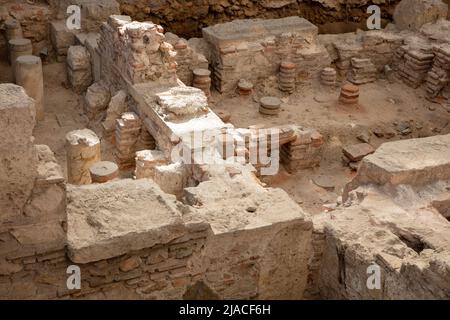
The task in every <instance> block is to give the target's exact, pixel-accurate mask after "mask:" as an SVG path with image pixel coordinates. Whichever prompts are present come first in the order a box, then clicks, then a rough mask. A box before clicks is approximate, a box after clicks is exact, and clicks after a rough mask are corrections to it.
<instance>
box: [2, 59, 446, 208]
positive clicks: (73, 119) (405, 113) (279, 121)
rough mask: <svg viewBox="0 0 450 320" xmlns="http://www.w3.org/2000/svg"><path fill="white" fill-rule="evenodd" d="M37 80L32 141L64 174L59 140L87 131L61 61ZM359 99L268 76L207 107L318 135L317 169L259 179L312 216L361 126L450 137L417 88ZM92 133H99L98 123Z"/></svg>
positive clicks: (6, 73)
mask: <svg viewBox="0 0 450 320" xmlns="http://www.w3.org/2000/svg"><path fill="white" fill-rule="evenodd" d="M11 80H12V73H11V70H10V68H9V66H8V64H7V63H6V62H5V61H4V60H3V59H2V61H1V62H0V82H11ZM44 82H45V112H46V117H45V120H44V121H41V122H38V123H37V125H36V128H35V131H34V135H35V139H36V143H38V144H47V145H49V146H50V148H51V149H52V150H53V151H54V152H55V154H56V157H57V160H58V162H59V163H60V164H61V166H62V167H63V169H64V172H65V171H66V159H65V156H66V155H65V150H64V143H65V138H64V137H65V135H66V134H67V132H69V131H71V130H75V129H82V128H85V127H87V126H88V120H87V118H86V117H85V116H84V115H83V97H82V96H80V95H77V94H75V93H73V92H72V91H71V90H70V89H67V88H66V71H65V64H64V63H55V64H50V65H45V66H44ZM360 94H361V96H360V106H359V107H357V108H342V107H341V106H339V105H338V104H337V98H338V96H339V87H336V88H331V89H329V88H323V87H322V86H321V85H320V84H318V83H315V82H313V84H312V85H304V86H299V87H298V88H297V90H296V93H294V94H293V95H290V96H286V95H282V94H281V93H280V92H279V91H278V90H277V89H276V78H269V79H267V80H266V81H265V83H264V84H262V85H260V86H258V87H257V88H256V90H255V95H254V96H253V97H245V98H242V97H239V96H232V97H224V96H220V95H219V94H218V93H214V95H213V99H212V103H211V108H212V109H213V110H216V111H220V110H227V111H229V112H230V113H231V114H232V117H231V123H233V124H234V125H235V126H236V127H248V126H250V125H255V124H263V125H265V126H266V127H270V126H276V125H285V124H298V125H302V126H305V127H312V128H316V129H318V130H319V131H320V132H321V133H322V134H323V135H324V136H325V141H326V144H325V146H324V154H323V160H322V163H321V166H320V167H319V168H315V169H311V170H302V171H300V172H298V173H296V174H294V175H291V174H289V173H287V172H286V171H285V170H284V169H283V168H282V167H280V172H279V174H278V175H276V176H267V177H263V178H262V181H263V182H265V183H266V184H267V185H268V186H272V187H280V188H282V189H284V190H285V191H286V192H288V193H289V194H290V195H291V197H292V198H293V199H294V200H296V201H297V202H298V203H299V204H301V206H302V207H303V208H304V209H305V210H306V211H308V212H310V213H312V214H315V213H318V212H321V211H323V210H324V207H323V205H324V204H327V203H333V202H335V201H336V199H337V198H338V197H339V195H340V194H341V192H342V188H343V186H344V185H345V184H346V183H347V182H348V181H350V180H351V179H352V177H353V176H354V174H355V173H354V172H352V171H351V170H350V169H349V168H348V167H345V166H344V165H343V164H342V161H341V157H342V147H343V146H345V145H347V144H354V143H359V141H358V140H357V138H356V136H357V132H359V131H358V130H359V129H360V128H361V126H363V127H364V126H365V127H366V128H368V129H373V128H375V127H377V126H382V127H385V128H390V129H391V130H395V125H396V124H398V123H401V122H402V121H409V122H410V123H411V128H412V131H413V132H412V133H411V134H409V135H406V136H402V135H400V134H397V135H396V136H395V137H394V138H392V139H391V140H396V139H408V138H412V137H422V136H429V135H436V134H445V133H450V125H449V121H450V113H447V112H446V111H445V109H444V108H442V107H441V106H440V105H438V104H432V103H431V102H429V101H427V100H426V99H425V98H424V97H425V92H424V91H423V90H422V89H418V90H414V89H411V88H409V87H407V86H405V85H403V84H401V83H390V82H388V81H387V80H379V81H377V82H376V83H372V84H367V85H363V86H361V87H360ZM264 95H275V96H279V97H280V98H282V99H283V101H284V103H283V105H282V112H281V114H280V115H278V116H263V115H261V114H259V112H258V103H257V101H258V99H259V98H260V97H262V96H264ZM93 128H94V130H95V131H97V133H98V134H101V133H100V132H98V131H99V130H98V128H99V127H98V126H94V127H93ZM385 141H387V140H386V139H382V138H377V137H375V136H374V135H372V136H371V141H370V143H371V144H372V145H373V146H374V147H378V146H379V145H380V144H381V143H383V142H385ZM102 149H103V155H102V156H103V159H106V160H109V159H112V157H111V152H110V151H111V150H110V146H109V145H108V144H107V143H104V146H102ZM127 174H129V173H127ZM319 176H323V177H325V178H326V179H327V180H329V181H330V183H332V184H333V185H334V186H335V188H334V191H331V190H325V189H323V188H321V187H319V186H317V185H316V184H315V183H314V182H313V181H314V179H315V178H317V177H319Z"/></svg>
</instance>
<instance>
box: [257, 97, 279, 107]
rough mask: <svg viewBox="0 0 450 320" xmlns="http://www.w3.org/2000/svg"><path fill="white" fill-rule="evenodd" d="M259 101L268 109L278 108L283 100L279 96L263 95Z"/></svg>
mask: <svg viewBox="0 0 450 320" xmlns="http://www.w3.org/2000/svg"><path fill="white" fill-rule="evenodd" d="M259 102H260V104H261V105H262V106H263V107H264V108H266V109H278V108H279V107H280V106H281V100H280V99H278V98H277V97H262V98H261V100H259Z"/></svg>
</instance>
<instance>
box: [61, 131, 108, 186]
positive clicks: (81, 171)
mask: <svg viewBox="0 0 450 320" xmlns="http://www.w3.org/2000/svg"><path fill="white" fill-rule="evenodd" d="M66 153H67V176H68V182H69V183H73V184H89V183H91V175H90V172H89V168H90V167H91V166H92V165H93V164H94V163H96V162H99V161H100V159H101V153H100V139H99V138H98V137H97V135H96V134H95V133H94V132H93V131H92V130H89V129H82V130H74V131H70V132H69V133H67V135H66Z"/></svg>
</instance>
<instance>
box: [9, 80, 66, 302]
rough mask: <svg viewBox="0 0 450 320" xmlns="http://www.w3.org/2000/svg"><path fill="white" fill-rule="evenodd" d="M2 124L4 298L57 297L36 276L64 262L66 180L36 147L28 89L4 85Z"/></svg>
mask: <svg viewBox="0 0 450 320" xmlns="http://www.w3.org/2000/svg"><path fill="white" fill-rule="evenodd" d="M0 122H1V125H0V127H1V130H0V136H1V143H0V154H1V163H2V165H1V166H0V207H1V215H0V296H2V297H8V298H17V299H20V298H33V297H35V296H36V295H43V296H46V294H48V292H49V291H54V292H53V294H56V293H55V292H56V290H57V289H56V288H49V287H48V286H47V284H48V282H53V280H48V279H43V278H39V276H38V274H37V273H36V270H37V269H41V266H42V265H46V266H51V267H50V268H54V267H53V266H54V265H58V264H60V263H61V261H65V251H64V248H65V244H66V234H65V231H64V230H65V226H66V210H65V209H66V208H65V206H66V197H65V185H64V179H63V177H62V174H61V170H60V167H59V166H58V165H57V163H56V160H55V157H54V155H53V152H52V151H51V150H50V149H49V148H48V147H47V146H44V145H33V142H32V141H33V140H32V139H33V137H32V135H31V134H32V130H33V128H34V125H35V110H34V101H33V100H32V99H30V98H29V97H28V96H27V95H26V94H25V91H24V89H23V88H21V87H19V86H16V85H13V84H1V85H0ZM44 269H45V268H44Z"/></svg>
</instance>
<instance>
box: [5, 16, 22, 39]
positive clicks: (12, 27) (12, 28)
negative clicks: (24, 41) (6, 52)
mask: <svg viewBox="0 0 450 320" xmlns="http://www.w3.org/2000/svg"><path fill="white" fill-rule="evenodd" d="M5 29H6V40H7V41H9V40H12V39H19V38H23V32H22V26H21V25H20V23H19V21H17V20H16V19H8V20H6V21H5Z"/></svg>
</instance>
